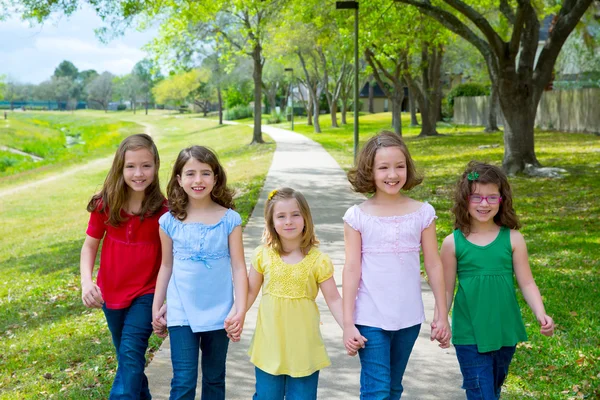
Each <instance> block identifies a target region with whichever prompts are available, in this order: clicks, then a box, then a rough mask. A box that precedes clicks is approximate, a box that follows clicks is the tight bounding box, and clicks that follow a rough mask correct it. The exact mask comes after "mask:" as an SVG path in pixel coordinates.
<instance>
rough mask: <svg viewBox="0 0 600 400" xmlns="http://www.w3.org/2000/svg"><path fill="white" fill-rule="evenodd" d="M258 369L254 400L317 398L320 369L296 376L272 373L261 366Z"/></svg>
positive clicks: (311, 399) (307, 399)
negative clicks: (310, 373)
mask: <svg viewBox="0 0 600 400" xmlns="http://www.w3.org/2000/svg"><path fill="white" fill-rule="evenodd" d="M255 370H256V393H254V396H253V397H252V399H253V400H283V399H284V398H285V399H286V400H316V399H317V386H318V385H319V371H317V372H314V373H313V374H312V375H309V376H303V377H301V378H294V377H291V376H289V375H271V374H269V373H267V372H265V371H263V370H262V369H260V368H258V367H257V368H255Z"/></svg>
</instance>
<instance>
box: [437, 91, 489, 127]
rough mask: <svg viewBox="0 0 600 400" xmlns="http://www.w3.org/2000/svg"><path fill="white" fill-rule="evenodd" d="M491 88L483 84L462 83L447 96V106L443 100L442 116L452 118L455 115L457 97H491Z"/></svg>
mask: <svg viewBox="0 0 600 400" xmlns="http://www.w3.org/2000/svg"><path fill="white" fill-rule="evenodd" d="M489 95H490V88H489V87H488V86H485V85H482V84H481V83H461V84H460V85H456V86H455V87H454V88H453V89H452V90H451V91H450V92H448V95H446V105H445V106H444V101H443V100H442V115H443V116H444V117H447V118H451V117H452V116H453V115H454V99H455V98H457V97H474V96H489Z"/></svg>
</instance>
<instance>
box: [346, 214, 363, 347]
mask: <svg viewBox="0 0 600 400" xmlns="http://www.w3.org/2000/svg"><path fill="white" fill-rule="evenodd" d="M344 246H345V249H346V262H345V264H344V270H343V272H342V298H343V300H342V303H343V328H344V346H346V350H348V353H349V354H351V355H353V354H356V351H357V350H358V349H359V348H361V347H364V346H365V340H364V338H363V336H362V335H361V334H360V332H359V331H358V329H357V328H356V326H355V325H354V307H355V302H356V295H357V293H358V285H359V283H360V276H361V273H362V237H361V236H360V233H359V232H357V231H355V230H354V229H353V228H352V227H351V226H350V225H348V223H344Z"/></svg>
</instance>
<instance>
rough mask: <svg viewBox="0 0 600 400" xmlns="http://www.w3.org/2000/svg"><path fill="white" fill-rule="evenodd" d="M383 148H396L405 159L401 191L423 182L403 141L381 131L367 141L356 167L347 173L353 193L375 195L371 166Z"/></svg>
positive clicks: (391, 133) (393, 134)
mask: <svg viewBox="0 0 600 400" xmlns="http://www.w3.org/2000/svg"><path fill="white" fill-rule="evenodd" d="M383 147H398V148H400V150H401V151H402V153H404V157H406V183H405V184H404V186H402V189H403V190H410V189H412V188H414V187H415V186H417V185H419V184H420V183H421V182H423V178H422V177H421V176H419V175H418V174H417V170H416V168H415V163H414V162H413V159H412V157H411V156H410V153H409V151H408V147H406V144H405V143H404V140H402V138H401V137H400V136H398V135H396V134H395V133H394V132H390V131H381V132H379V133H378V134H377V135H375V136H373V137H371V138H370V139H369V140H367V143H365V145H364V146H363V148H362V149H361V150H360V153H359V154H358V160H357V162H356V167H355V168H352V169H351V170H350V171H349V172H348V181H350V184H351V185H352V188H353V189H354V191H355V192H358V193H375V190H376V186H375V180H374V179H373V164H374V163H375V154H376V153H377V150H379V149H381V148H383Z"/></svg>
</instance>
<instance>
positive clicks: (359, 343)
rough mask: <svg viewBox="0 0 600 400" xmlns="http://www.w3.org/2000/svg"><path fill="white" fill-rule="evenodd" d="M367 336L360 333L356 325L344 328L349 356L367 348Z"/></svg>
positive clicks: (345, 344) (345, 345)
mask: <svg viewBox="0 0 600 400" xmlns="http://www.w3.org/2000/svg"><path fill="white" fill-rule="evenodd" d="M366 342H367V338H366V337H364V336H363V335H361V334H360V332H359V331H358V329H357V328H356V326H354V325H352V326H349V327H347V328H344V347H345V348H346V351H347V352H348V355H349V356H352V357H354V356H355V355H356V354H357V353H358V350H360V349H364V348H365V343H366Z"/></svg>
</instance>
